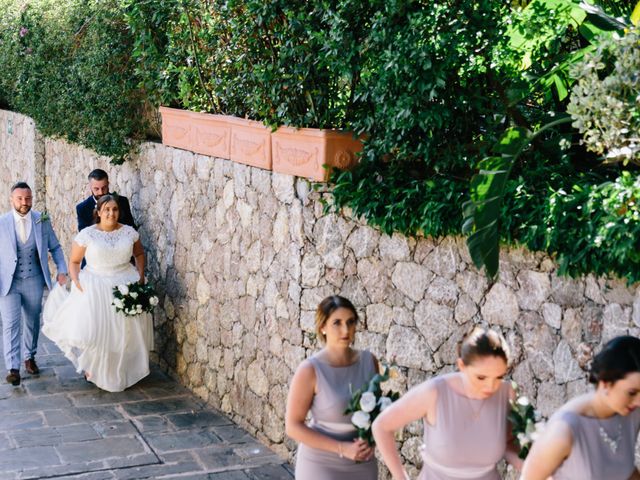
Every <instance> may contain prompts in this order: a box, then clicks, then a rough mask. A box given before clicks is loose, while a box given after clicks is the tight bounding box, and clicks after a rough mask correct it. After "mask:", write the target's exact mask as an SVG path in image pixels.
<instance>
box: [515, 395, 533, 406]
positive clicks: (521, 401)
mask: <svg viewBox="0 0 640 480" xmlns="http://www.w3.org/2000/svg"><path fill="white" fill-rule="evenodd" d="M516 403H517V404H518V405H521V406H523V407H526V406H527V405H530V404H531V402H530V401H529V399H528V398H527V397H519V398H518V400H516Z"/></svg>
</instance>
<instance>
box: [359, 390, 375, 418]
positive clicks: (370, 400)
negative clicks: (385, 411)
mask: <svg viewBox="0 0 640 480" xmlns="http://www.w3.org/2000/svg"><path fill="white" fill-rule="evenodd" d="M360 408H361V409H362V411H363V412H367V413H368V412H370V411H372V410H373V409H374V408H376V396H375V395H374V394H373V392H364V393H363V394H362V396H361V397H360Z"/></svg>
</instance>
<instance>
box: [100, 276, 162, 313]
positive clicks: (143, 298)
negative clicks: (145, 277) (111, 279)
mask: <svg viewBox="0 0 640 480" xmlns="http://www.w3.org/2000/svg"><path fill="white" fill-rule="evenodd" d="M111 304H112V305H113V306H114V307H115V309H116V311H117V312H121V313H123V314H124V315H126V316H130V317H134V316H136V315H140V314H142V313H145V312H151V311H152V310H153V308H154V307H155V306H156V305H157V304H158V297H157V296H156V292H155V290H154V289H153V286H151V285H150V284H148V283H146V284H144V285H141V284H139V283H138V282H135V283H129V284H128V285H124V284H123V285H117V286H115V287H113V300H112V301H111Z"/></svg>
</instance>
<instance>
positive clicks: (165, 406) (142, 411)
mask: <svg viewBox="0 0 640 480" xmlns="http://www.w3.org/2000/svg"><path fill="white" fill-rule="evenodd" d="M122 408H123V409H124V410H125V411H126V412H127V414H129V415H131V416H133V417H137V416H139V415H149V414H153V413H174V412H179V411H196V410H201V409H202V407H201V406H200V405H199V404H198V403H197V402H196V401H195V400H194V399H193V398H190V397H186V396H184V397H177V398H166V399H163V400H149V401H143V402H134V403H127V404H126V405H123V406H122Z"/></svg>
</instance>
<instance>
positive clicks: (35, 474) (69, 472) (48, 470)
mask: <svg viewBox="0 0 640 480" xmlns="http://www.w3.org/2000/svg"><path fill="white" fill-rule="evenodd" d="M91 471H95V472H103V471H104V463H103V462H83V463H74V464H66V465H56V466H43V465H41V466H40V467H39V468H33V469H28V470H25V471H23V472H20V474H19V475H18V477H19V478H20V479H21V480H22V479H25V480H27V479H29V480H31V479H33V480H35V479H41V478H43V477H44V478H52V477H53V478H77V477H76V476H77V475H83V474H86V473H87V472H91ZM104 473H108V472H104ZM83 478H84V477H83ZM106 478H111V477H106Z"/></svg>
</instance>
